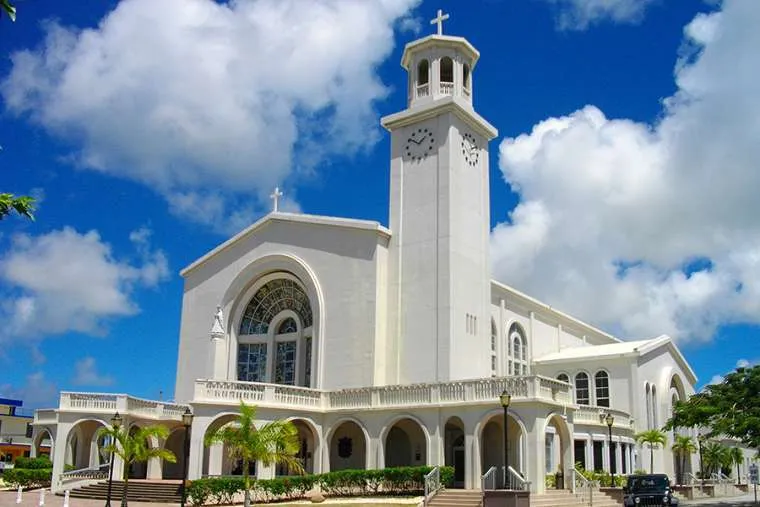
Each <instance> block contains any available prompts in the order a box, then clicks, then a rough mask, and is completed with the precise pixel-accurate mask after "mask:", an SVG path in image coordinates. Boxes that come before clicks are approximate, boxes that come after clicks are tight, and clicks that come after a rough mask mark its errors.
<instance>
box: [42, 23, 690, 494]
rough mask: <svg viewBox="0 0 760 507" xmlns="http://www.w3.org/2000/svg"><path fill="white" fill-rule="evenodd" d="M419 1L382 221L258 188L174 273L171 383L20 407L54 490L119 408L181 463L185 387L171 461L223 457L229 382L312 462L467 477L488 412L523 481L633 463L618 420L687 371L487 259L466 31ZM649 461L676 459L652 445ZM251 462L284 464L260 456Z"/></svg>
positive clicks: (230, 404)
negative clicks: (156, 432) (447, 469)
mask: <svg viewBox="0 0 760 507" xmlns="http://www.w3.org/2000/svg"><path fill="white" fill-rule="evenodd" d="M443 18H445V16H444V17H443ZM434 21H436V22H438V25H439V27H438V33H437V34H434V35H430V36H427V37H423V38H421V39H418V40H415V41H413V42H410V43H409V44H407V45H406V47H405V49H404V53H403V58H402V61H401V64H402V66H403V68H404V69H405V70H406V71H407V72H408V85H407V89H408V104H407V108H406V109H405V110H403V111H401V112H398V113H396V114H392V115H389V116H386V117H384V118H382V120H381V123H382V126H383V127H384V128H385V129H386V130H388V132H390V136H391V154H390V199H389V201H390V203H389V204H390V220H389V222H390V223H389V224H388V227H385V226H383V225H381V224H380V223H378V222H373V221H367V220H356V219H351V218H335V217H328V216H315V215H308V214H294V213H283V212H280V211H278V210H277V202H276V200H277V199H278V198H279V196H280V195H281V194H279V192H277V191H276V192H275V194H274V196H273V197H274V199H275V208H274V211H273V212H272V213H269V214H268V215H266V216H265V217H263V218H262V219H261V220H259V221H258V222H256V223H254V224H253V225H251V226H250V227H248V228H247V229H245V230H244V231H243V232H241V233H239V234H238V235H236V236H234V237H233V238H231V239H229V240H227V241H226V242H224V243H222V244H221V245H219V246H218V247H217V248H215V249H214V250H212V251H211V252H209V253H208V254H206V255H205V256H203V257H202V258H200V259H198V260H197V261H195V262H194V263H192V264H191V265H190V266H188V267H186V268H185V269H184V270H183V271H182V272H181V275H182V277H183V278H184V295H183V302H182V318H181V331H180V340H179V351H178V359H177V377H176V392H175V401H173V402H171V403H169V402H165V401H151V400H145V399H139V398H135V397H132V396H128V395H124V394H96V393H75V392H62V393H61V396H60V403H59V406H58V408H55V409H46V410H38V411H37V413H36V415H35V422H34V435H33V437H34V441H35V442H36V443H37V445H39V443H40V442H41V441H42V440H43V439H47V438H50V439H51V441H52V446H51V448H52V454H53V462H54V483H53V487H54V489H57V490H61V489H63V488H68V487H69V486H67V485H70V484H72V483H73V482H74V481H77V480H83V479H87V478H90V479H92V478H95V477H99V476H98V475H97V472H98V471H102V470H103V466H104V465H105V466H107V462H108V456H106V455H104V454H103V453H102V452H101V451H100V450H99V446H98V442H97V436H96V435H97V430H98V428H99V427H101V426H107V425H109V424H111V422H110V421H111V418H112V416H113V415H114V413H115V412H117V411H118V413H119V414H120V415H121V416H122V417H123V421H124V422H123V424H124V425H126V426H128V427H138V426H141V425H147V424H156V423H161V424H165V425H167V426H168V427H169V428H170V429H171V430H172V431H171V434H170V436H169V437H168V438H167V439H166V441H155V442H151V445H157V446H165V447H167V448H169V449H171V450H173V451H174V452H175V454H177V455H178V456H179V457H180V460H179V462H178V463H176V464H171V463H162V462H160V461H159V460H153V461H150V462H148V463H147V464H142V465H135V466H133V467H132V468H131V469H130V474H131V476H132V477H135V478H148V479H162V478H163V479H168V478H172V479H176V478H181V477H182V471H183V467H184V466H185V463H184V460H183V459H182V455H183V452H182V449H183V439H184V436H185V427H184V426H183V425H182V414H183V413H184V412H185V410H186V409H187V408H188V407H189V408H190V410H191V411H192V413H193V415H194V418H193V421H192V426H191V430H190V431H191V433H190V451H189V461H188V464H187V466H188V476H189V478H191V479H193V478H199V477H202V476H213V475H229V474H237V473H240V472H241V470H240V465H239V463H236V462H235V461H234V460H232V459H230V457H229V455H228V453H227V452H226V451H225V449H224V446H223V445H215V446H212V447H205V446H204V442H203V440H204V435H206V434H207V433H208V432H209V431H211V430H213V429H215V428H218V427H220V426H221V425H224V424H227V423H229V422H230V421H232V420H233V418H234V417H235V415H236V413H237V412H238V407H239V404H240V401H241V400H242V401H244V402H246V403H248V404H252V405H256V406H257V407H258V418H259V419H260V420H261V421H262V422H263V421H268V420H274V419H283V418H284V419H290V420H292V421H293V422H294V424H295V425H296V426H297V428H298V430H299V433H300V437H301V449H300V451H299V457H300V458H301V459H302V460H303V463H304V465H305V468H306V470H307V471H308V472H312V473H322V472H328V471H332V470H340V469H346V468H366V469H369V468H382V467H390V466H402V465H425V464H427V465H444V464H445V465H450V466H453V467H454V468H455V480H456V485H457V486H458V487H463V488H468V489H477V488H480V486H481V479H482V477H483V475H484V474H485V473H486V472H487V471H488V470H489V469H490V468H491V467H493V466H496V467H501V466H502V465H503V464H504V461H505V457H504V454H505V453H504V448H505V445H504V438H505V437H504V435H505V433H506V434H507V440H508V456H507V457H508V465H509V467H511V469H512V470H511V471H510V472H509V473H510V474H514V475H515V476H517V477H519V479H517V480H519V481H525V484H528V483H529V488H530V490H531V491H532V492H533V493H538V494H540V493H543V492H544V491H545V489H546V486H545V481H544V478H545V476H546V475H547V474H555V473H556V472H558V471H561V472H563V474H564V477H565V478H567V479H566V482H569V478H570V477H571V476H572V471H573V469H574V468H575V464H576V463H580V464H581V465H582V466H584V467H585V468H587V469H597V470H607V471H612V472H614V473H616V474H625V473H630V472H632V471H633V470H634V469H637V468H645V469H648V468H649V459H650V457H649V452H650V451H649V449H648V448H640V447H638V446H637V445H636V442H635V440H634V434H635V433H637V432H640V431H642V430H646V429H650V428H660V427H661V426H662V425H663V424H664V423H665V421H666V420H667V418H668V416H669V414H670V411H671V407H672V405H673V403H674V402H675V401H676V400H681V399H685V398H687V397H688V396H690V395H691V394H693V393H694V385H695V382H696V377H695V375H694V372H693V371H692V369H691V368H690V367H689V364H688V363H687V361H686V360H685V359H684V357H683V355H682V354H681V353H680V352H679V350H678V348H677V346H676V345H675V344H674V343H673V341H672V340H671V339H670V338H669V337H667V336H659V337H656V338H652V339H646V340H641V341H621V340H619V339H618V338H616V337H614V336H611V335H610V334H608V333H605V332H604V331H601V330H599V329H597V328H595V327H593V326H591V325H589V324H586V323H584V322H581V321H580V320H577V319H575V318H573V317H571V316H569V315H567V314H565V313H562V312H561V311H558V310H556V309H554V308H552V307H550V306H549V305H547V304H545V303H542V302H540V301H537V300H536V299H533V298H531V297H530V296H528V295H526V294H523V293H521V292H519V291H517V290H515V289H513V288H511V287H509V286H508V285H505V284H502V283H500V282H497V281H495V280H492V279H491V276H490V266H491V265H490V259H489V216H490V214H489V206H490V203H489V178H488V172H489V167H490V165H489V159H488V142H489V141H490V140H492V139H494V138H495V137H496V136H497V130H496V128H494V127H493V126H492V125H491V124H490V123H488V122H487V121H486V120H485V119H484V118H482V117H481V116H480V115H479V114H478V113H477V112H476V111H475V109H474V108H473V95H474V92H475V88H474V81H475V74H474V70H475V66H476V63H477V61H478V58H479V53H478V51H477V50H476V49H475V48H474V47H473V46H472V45H471V44H470V43H469V42H468V41H467V40H466V39H464V38H462V37H453V36H448V35H443V34H442V31H441V29H440V23H441V21H442V17H441V16H440V13H439V17H438V19H437V20H434ZM600 304H603V302H601V301H600ZM136 374H137V373H136ZM503 391H506V392H507V393H509V394H510V395H511V403H510V405H509V407H508V412H509V415H508V418H507V419H506V420H507V421H508V422H507V428H506V430H507V431H506V432H505V431H504V420H505V419H504V416H503V408H502V405H501V404H500V400H499V395H500V394H501V393H502V392H503ZM608 416H611V417H608ZM608 423H612V424H611V426H608ZM610 429H611V439H610V436H609V433H610ZM669 441H670V442H672V435H670V436H669ZM696 463H697V462H696V461H694V463H691V462H690V463H687V471H692V470H693V469H696V468H697V467H696V466H695V465H696ZM66 465H68V467H66ZM122 466H123V465H122V463H120V462H119V461H118V459H117V461H116V463H115V466H114V470H115V474H118V473H120V471H122V470H123V468H122ZM71 467H73V469H74V471H73V472H64V471H65V469H66V468H71ZM654 467H655V470H656V471H660V472H665V473H668V474H669V475H670V476H671V477H673V476H674V467H675V461H674V458H673V455H672V453H671V451H670V450H669V445H668V446H667V447H666V448H665V449H662V448H660V449H657V450H655V451H654ZM255 473H256V474H257V475H258V477H260V478H268V477H274V476H277V475H282V474H287V473H288V471H287V470H286V469H280V468H279V467H265V466H263V465H262V464H261V463H259V464H258V466H256V467H255ZM118 476H119V475H115V477H118ZM568 487H569V485H568Z"/></svg>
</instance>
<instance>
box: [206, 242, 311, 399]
mask: <svg viewBox="0 0 760 507" xmlns="http://www.w3.org/2000/svg"><path fill="white" fill-rule="evenodd" d="M277 272H279V273H288V274H289V275H290V276H293V277H295V278H297V279H298V281H299V282H300V283H301V285H302V287H303V289H304V291H305V292H306V295H307V296H308V298H309V303H310V305H311V310H312V318H313V325H312V329H311V340H310V341H311V343H310V346H311V354H310V356H311V357H310V359H311V361H310V362H309V363H308V372H304V373H305V374H306V373H308V377H309V385H308V387H314V388H318V387H319V386H320V385H321V383H322V376H323V374H324V373H323V366H322V364H321V362H320V358H321V357H322V356H323V354H324V343H323V341H322V340H321V337H322V336H324V312H325V297H324V291H323V290H322V286H321V285H320V283H319V280H318V278H317V275H316V273H315V272H314V270H313V269H312V268H311V267H310V266H309V265H308V263H306V261H304V260H303V259H301V258H300V257H298V256H296V255H293V254H291V253H288V252H275V253H272V254H270V255H265V256H263V257H260V258H258V259H256V260H254V261H253V262H251V263H250V264H248V265H247V266H246V267H245V268H243V269H242V270H240V272H239V273H238V275H237V276H236V277H235V278H234V279H233V281H232V282H231V283H230V285H229V286H228V287H227V290H226V291H225V293H224V296H223V297H222V301H221V303H220V305H221V306H222V308H223V311H224V314H225V315H228V316H229V318H228V320H227V322H226V324H225V327H226V329H227V332H228V333H229V336H230V344H231V346H230V347H228V350H227V354H228V356H227V364H228V374H229V375H234V374H235V373H234V370H235V365H236V364H237V352H238V350H237V345H238V344H239V339H238V334H237V331H238V328H237V326H236V324H239V323H240V322H241V320H242V317H243V313H244V310H245V308H246V306H247V304H248V302H249V300H250V298H251V297H252V296H253V294H254V293H255V290H257V289H258V287H259V286H260V285H261V284H260V282H261V281H262V280H264V279H266V278H267V277H268V276H269V274H272V273H277ZM304 355H305V354H304Z"/></svg>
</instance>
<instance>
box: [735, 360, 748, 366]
mask: <svg viewBox="0 0 760 507" xmlns="http://www.w3.org/2000/svg"><path fill="white" fill-rule="evenodd" d="M749 365H750V362H749V361H748V360H746V359H739V360H738V361H736V367H737V368H748V367H749Z"/></svg>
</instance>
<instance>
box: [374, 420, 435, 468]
mask: <svg viewBox="0 0 760 507" xmlns="http://www.w3.org/2000/svg"><path fill="white" fill-rule="evenodd" d="M380 442H382V445H383V450H384V451H385V452H384V456H385V467H386V468H387V467H397V466H421V465H425V464H426V463H427V451H428V449H429V448H430V434H429V433H428V430H427V428H426V427H425V424H423V423H422V421H420V420H419V419H418V418H417V417H415V416H413V415H410V414H400V415H397V416H395V417H393V418H392V419H390V421H388V422H387V423H386V424H385V426H384V427H383V429H382V430H381V431H380Z"/></svg>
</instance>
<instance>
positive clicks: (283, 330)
mask: <svg viewBox="0 0 760 507" xmlns="http://www.w3.org/2000/svg"><path fill="white" fill-rule="evenodd" d="M296 331H298V325H297V324H296V321H295V320H294V319H293V318H292V317H288V318H287V319H285V320H283V321H282V322H281V323H280V325H279V326H278V327H277V334H287V333H295V332H296Z"/></svg>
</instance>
